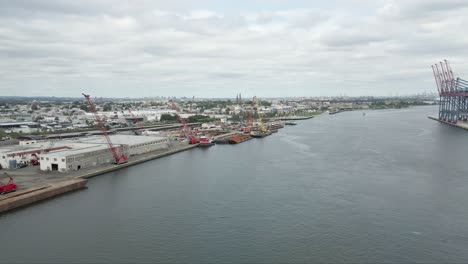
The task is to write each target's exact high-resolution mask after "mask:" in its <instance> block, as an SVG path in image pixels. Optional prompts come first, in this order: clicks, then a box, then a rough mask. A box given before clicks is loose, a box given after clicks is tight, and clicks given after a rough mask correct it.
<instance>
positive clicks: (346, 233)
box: [0, 106, 468, 263]
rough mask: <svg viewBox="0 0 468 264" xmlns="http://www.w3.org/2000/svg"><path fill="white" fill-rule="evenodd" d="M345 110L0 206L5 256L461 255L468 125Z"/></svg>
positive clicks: (246, 258) (465, 257) (433, 259)
mask: <svg viewBox="0 0 468 264" xmlns="http://www.w3.org/2000/svg"><path fill="white" fill-rule="evenodd" d="M366 113H367V114H366V115H365V116H363V115H362V112H359V111H357V112H345V113H340V114H336V115H323V116H320V117H317V118H314V119H311V120H306V121H299V122H298V125H297V126H290V127H286V128H284V129H282V130H280V131H279V132H278V133H277V134H273V135H272V136H269V137H267V138H263V139H253V140H250V141H247V142H245V143H242V144H239V145H217V146H214V147H212V148H210V149H194V150H191V151H186V152H183V153H179V154H176V155H172V156H169V157H166V158H162V159H158V160H154V161H150V162H147V163H144V164H141V165H138V166H134V167H130V168H126V169H123V170H121V171H118V172H113V173H109V174H106V175H103V176H99V177H96V178H93V179H91V180H90V181H89V183H88V186H89V188H88V189H86V190H83V191H78V192H74V193H71V194H67V195H64V196H61V197H59V198H56V199H52V200H48V201H46V202H42V203H40V204H37V205H34V206H30V207H27V208H24V209H21V210H16V211H14V212H11V213H7V214H5V215H2V216H0V226H1V227H2V242H1V249H2V252H3V254H2V258H0V262H8V263H11V262H48V263H50V262H61V263H63V262H73V263H76V262H92V263H97V262H98V263H100V262H112V263H117V262H127V263H128V262H132V263H133V262H165V263H174V262H192V263H193V262H197V263H200V262H203V263H221V262H244V263H245V262H249V263H254V262H255V263H271V262H288V263H299V262H301V263H304V262H327V263H331V262H400V263H401V262H427V263H429V262H430V263H441V262H445V263H447V262H464V263H466V262H468V250H467V249H468V160H467V158H468V133H467V132H468V131H465V130H462V129H459V128H455V127H450V126H447V125H444V124H440V123H438V122H435V121H433V120H430V119H428V118H427V116H428V115H435V114H436V113H437V107H432V106H431V107H417V108H410V109H404V110H380V111H367V112H366Z"/></svg>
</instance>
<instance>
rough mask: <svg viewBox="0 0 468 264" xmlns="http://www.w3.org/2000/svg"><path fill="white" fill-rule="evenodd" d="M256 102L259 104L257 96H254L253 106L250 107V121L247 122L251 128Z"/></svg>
mask: <svg viewBox="0 0 468 264" xmlns="http://www.w3.org/2000/svg"><path fill="white" fill-rule="evenodd" d="M256 102H257V96H254V97H253V98H252V104H251V105H250V112H249V119H248V121H247V126H249V127H251V126H252V125H253V120H252V119H253V117H252V115H253V111H254V106H255V104H256Z"/></svg>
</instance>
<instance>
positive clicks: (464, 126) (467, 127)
mask: <svg viewBox="0 0 468 264" xmlns="http://www.w3.org/2000/svg"><path fill="white" fill-rule="evenodd" d="M428 118H429V119H432V120H435V121H439V122H441V123H444V124H447V125H451V126H454V127H458V128H462V129H465V130H468V123H467V122H463V121H458V122H457V123H456V124H453V123H450V122H447V121H444V120H440V119H439V118H437V117H433V116H428Z"/></svg>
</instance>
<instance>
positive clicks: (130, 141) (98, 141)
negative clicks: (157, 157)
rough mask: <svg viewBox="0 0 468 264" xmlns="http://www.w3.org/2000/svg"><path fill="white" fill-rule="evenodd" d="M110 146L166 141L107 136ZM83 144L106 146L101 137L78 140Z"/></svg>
mask: <svg viewBox="0 0 468 264" xmlns="http://www.w3.org/2000/svg"><path fill="white" fill-rule="evenodd" d="M109 138H110V140H111V141H112V144H115V145H138V144H145V143H150V142H155V141H163V140H166V138H164V137H153V136H134V135H109ZM78 141H79V142H83V143H94V144H106V143H107V142H106V139H105V138H104V137H103V136H90V137H85V138H80V139H78Z"/></svg>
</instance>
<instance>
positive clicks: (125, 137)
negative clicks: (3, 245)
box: [0, 102, 312, 213]
mask: <svg viewBox="0 0 468 264" xmlns="http://www.w3.org/2000/svg"><path fill="white" fill-rule="evenodd" d="M252 105H253V103H252ZM90 106H91V109H93V104H92V102H90ZM251 109H252V112H251V113H249V115H248V120H247V122H244V123H241V122H237V123H233V122H230V123H223V122H214V123H211V124H210V123H203V124H187V123H186V121H185V120H184V118H182V117H181V116H180V115H177V117H178V118H179V121H180V123H181V126H176V127H174V125H167V126H158V127H157V128H154V130H157V131H154V130H152V129H151V128H147V129H144V128H142V127H141V126H139V125H137V126H135V127H134V128H133V130H125V131H120V132H117V133H113V134H110V133H108V130H107V129H106V128H105V126H104V122H103V121H102V119H101V117H100V116H99V114H98V113H97V111H93V112H94V113H95V117H96V123H97V125H98V127H99V128H100V131H101V133H98V134H77V133H65V134H62V135H61V138H63V139H61V138H58V139H57V138H54V139H49V138H40V137H35V136H29V137H28V136H23V137H21V139H20V140H19V141H18V142H17V143H15V144H5V145H4V146H0V166H1V168H2V169H3V171H4V176H5V177H4V178H9V179H10V184H7V185H5V186H9V188H11V191H16V192H11V191H9V193H4V194H3V195H2V197H1V199H0V213H1V212H4V211H8V210H11V209H14V208H17V207H21V206H25V205H28V204H31V203H35V202H37V201H40V200H43V199H49V198H51V197H53V196H56V195H59V194H62V193H65V192H69V191H74V190H76V189H81V188H84V187H85V185H86V181H79V182H77V180H79V179H83V180H85V179H87V178H90V177H94V176H97V175H100V174H104V173H107V172H110V171H113V170H118V169H121V168H124V167H128V166H133V165H136V164H139V163H141V162H145V161H148V160H152V159H156V158H160V157H163V156H167V155H171V154H174V153H177V152H180V151H185V150H190V149H192V148H195V147H210V146H213V145H215V144H239V143H242V142H245V141H247V140H250V139H252V138H255V137H256V138H262V137H266V136H270V135H272V134H273V133H275V132H277V131H278V129H281V128H283V127H284V126H285V123H284V122H283V121H280V120H264V119H262V118H258V119H254V118H253V106H252V108H251ZM308 118H312V117H307V118H304V117H298V118H297V119H308ZM13 179H14V183H13ZM34 194H37V195H34Z"/></svg>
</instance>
